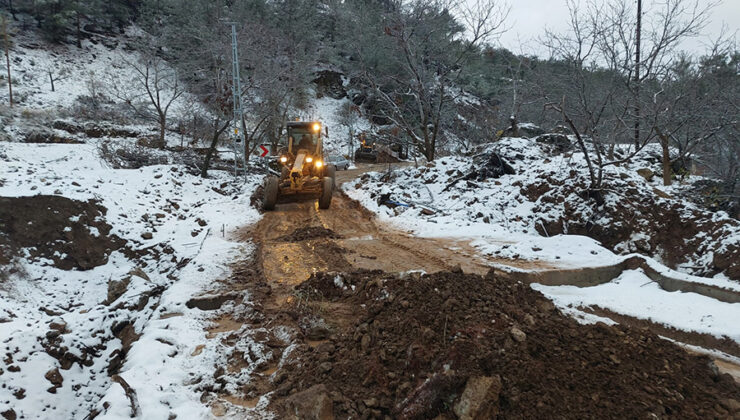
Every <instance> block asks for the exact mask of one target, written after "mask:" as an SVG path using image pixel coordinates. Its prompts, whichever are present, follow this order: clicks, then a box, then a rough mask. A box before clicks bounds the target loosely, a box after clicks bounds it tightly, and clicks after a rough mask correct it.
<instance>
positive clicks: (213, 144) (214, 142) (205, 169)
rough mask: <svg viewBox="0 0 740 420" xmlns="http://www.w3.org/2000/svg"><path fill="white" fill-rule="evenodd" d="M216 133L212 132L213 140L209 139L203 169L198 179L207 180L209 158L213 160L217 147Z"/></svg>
mask: <svg viewBox="0 0 740 420" xmlns="http://www.w3.org/2000/svg"><path fill="white" fill-rule="evenodd" d="M218 137H219V135H218V131H217V130H216V131H214V132H213V138H211V145H210V146H208V151H207V152H206V157H205V159H203V169H202V170H201V171H200V177H201V178H208V168H210V167H211V158H213V153H214V152H215V151H216V145H218Z"/></svg>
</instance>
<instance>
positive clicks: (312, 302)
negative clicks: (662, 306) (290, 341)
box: [272, 271, 740, 419]
mask: <svg viewBox="0 0 740 420" xmlns="http://www.w3.org/2000/svg"><path fill="white" fill-rule="evenodd" d="M296 289H297V290H296V293H299V294H300V295H301V296H305V298H304V300H303V302H304V304H303V305H301V306H299V307H292V309H291V310H290V311H289V313H290V314H291V318H292V319H294V320H295V321H296V322H297V324H298V325H299V326H301V328H303V329H304V331H303V332H304V333H305V336H306V338H305V339H306V340H312V341H306V342H305V343H300V344H299V345H298V346H296V347H292V350H291V352H290V354H289V355H283V357H284V360H283V362H282V363H281V367H280V370H278V372H277V374H278V375H280V380H279V381H277V382H278V383H279V386H278V388H277V390H276V392H275V394H274V395H275V397H273V398H274V399H273V403H272V407H273V409H275V410H276V411H277V413H278V415H279V416H284V415H287V414H288V413H295V412H296V410H299V411H301V410H307V409H309V408H310V410H313V414H311V415H314V414H315V415H316V416H318V417H321V416H323V417H321V418H330V417H327V416H330V415H332V414H333V416H334V417H336V418H343V419H344V418H389V417H390V418H401V419H426V418H435V417H436V418H439V419H452V418H476V419H489V418H543V417H548V418H620V419H621V418H652V417H657V418H663V417H674V418H737V417H736V416H738V415H740V387H738V385H737V384H736V383H735V382H734V381H733V380H732V378H731V377H730V376H729V375H723V374H719V373H718V371H717V370H716V368H713V365H712V363H711V362H710V359H709V358H707V357H704V356H693V355H689V354H688V353H687V352H685V351H684V350H682V349H681V348H679V347H677V346H675V345H673V344H671V343H670V342H668V341H665V340H662V339H660V338H659V337H657V336H656V335H655V334H653V333H651V332H649V331H647V330H637V329H630V328H627V327H622V326H615V327H612V326H607V325H604V324H601V323H599V324H595V325H580V324H578V323H577V322H576V321H575V320H573V319H571V318H568V317H567V316H564V315H562V314H561V313H560V312H559V311H557V310H556V309H555V307H554V306H553V305H552V303H551V302H550V301H549V300H547V299H546V298H545V297H544V296H542V295H541V294H540V293H539V292H536V291H534V290H532V289H531V288H530V287H529V286H528V285H526V284H523V283H521V282H515V281H511V280H505V279H501V278H497V277H496V276H495V275H493V273H489V275H488V276H487V277H481V276H477V275H469V274H463V273H462V272H442V273H436V274H432V275H419V274H410V275H406V276H405V277H401V278H399V277H398V276H397V275H392V274H386V273H382V272H378V271H375V272H355V273H349V274H337V273H318V274H316V275H314V276H312V277H311V278H310V279H308V280H307V281H305V282H304V283H302V284H301V285H299V286H297V287H296ZM305 302H309V304H306V303H305ZM316 325H326V329H327V331H325V332H324V333H323V334H317V333H316V331H315V330H316V327H315V326H316ZM311 326H313V327H311ZM319 332H321V331H319ZM316 340H319V341H316ZM282 371H285V372H287V374H285V373H282V374H281V372H282ZM307 415H308V414H307ZM437 416H441V417H437Z"/></svg>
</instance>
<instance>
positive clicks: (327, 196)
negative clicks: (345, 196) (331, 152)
mask: <svg viewBox="0 0 740 420" xmlns="http://www.w3.org/2000/svg"><path fill="white" fill-rule="evenodd" d="M321 186H322V189H321V196H320V197H319V208H320V209H322V210H326V209H328V208H329V206H331V195H332V193H333V192H334V178H329V177H328V176H325V177H324V179H323V180H322V185H321Z"/></svg>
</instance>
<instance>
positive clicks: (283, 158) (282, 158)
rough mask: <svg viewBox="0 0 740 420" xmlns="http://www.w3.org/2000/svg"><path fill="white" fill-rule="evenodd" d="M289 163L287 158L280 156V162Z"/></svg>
mask: <svg viewBox="0 0 740 420" xmlns="http://www.w3.org/2000/svg"><path fill="white" fill-rule="evenodd" d="M287 161H288V157H287V156H280V162H282V163H285V162H287Z"/></svg>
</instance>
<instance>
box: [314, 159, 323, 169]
mask: <svg viewBox="0 0 740 420" xmlns="http://www.w3.org/2000/svg"><path fill="white" fill-rule="evenodd" d="M313 165H314V166H315V167H317V168H321V167H322V166H324V162H322V161H320V160H317V161H316V163H314V164H313Z"/></svg>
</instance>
